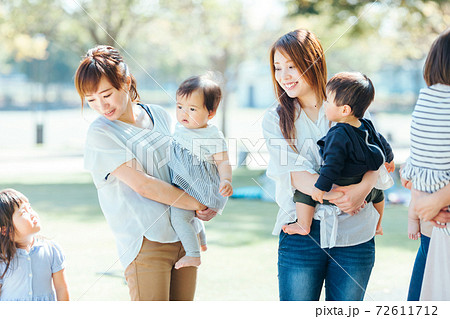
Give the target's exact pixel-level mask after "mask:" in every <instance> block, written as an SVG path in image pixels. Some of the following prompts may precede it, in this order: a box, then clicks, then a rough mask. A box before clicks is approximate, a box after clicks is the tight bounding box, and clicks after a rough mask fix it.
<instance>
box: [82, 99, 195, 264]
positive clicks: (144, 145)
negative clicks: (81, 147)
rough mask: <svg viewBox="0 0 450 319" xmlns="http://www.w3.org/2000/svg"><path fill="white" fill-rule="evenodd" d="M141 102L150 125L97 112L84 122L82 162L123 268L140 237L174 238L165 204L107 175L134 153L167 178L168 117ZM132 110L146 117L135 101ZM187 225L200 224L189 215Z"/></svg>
mask: <svg viewBox="0 0 450 319" xmlns="http://www.w3.org/2000/svg"><path fill="white" fill-rule="evenodd" d="M147 106H148V108H149V110H150V112H151V114H152V115H153V120H154V124H153V128H152V129H147V128H139V127H136V126H133V125H131V124H128V123H125V122H122V121H119V120H117V121H110V120H108V119H106V118H105V117H103V116H99V117H98V118H97V119H96V120H95V121H94V122H92V124H91V126H90V127H89V130H88V133H87V138H86V145H85V154H84V165H85V168H86V169H87V170H88V171H90V173H91V175H92V178H93V180H94V183H95V186H96V187H97V191H98V199H99V203H100V207H101V209H102V211H103V214H104V215H105V218H106V220H107V222H108V224H109V226H110V228H111V230H112V232H113V234H114V236H115V238H116V245H117V250H118V253H119V258H120V261H121V263H122V265H123V267H124V268H126V267H127V266H128V265H129V264H130V263H131V262H132V261H133V260H134V259H135V258H136V256H137V255H138V253H139V250H140V249H141V245H142V239H143V236H144V237H146V238H147V239H148V240H151V241H156V242H160V243H172V242H177V241H179V240H180V239H179V238H178V236H177V234H176V233H175V231H174V229H173V228H172V225H171V223H170V216H169V214H170V206H168V205H165V204H162V203H158V202H155V201H153V200H150V199H148V198H145V197H143V196H141V195H139V194H138V193H137V192H135V191H134V190H132V189H131V188H130V187H129V186H128V185H126V184H125V183H123V182H121V181H120V180H119V179H118V178H116V177H114V176H113V175H110V173H112V172H113V171H114V170H115V169H116V168H118V167H119V166H121V165H122V164H124V163H126V162H128V161H130V160H132V159H134V158H135V159H136V160H137V162H138V163H139V164H140V165H141V166H142V167H143V168H144V171H145V172H146V173H147V174H148V175H151V176H153V177H156V178H158V179H160V180H163V181H166V182H168V183H170V182H171V180H170V174H169V167H168V165H167V164H168V161H169V154H170V149H169V147H170V144H171V136H170V117H169V115H168V114H167V112H166V111H165V110H164V109H163V108H162V107H160V106H158V105H147ZM138 110H139V113H140V117H142V116H143V115H145V116H147V114H146V113H145V112H146V111H145V110H144V109H143V108H142V107H141V106H139V109H138ZM142 112H144V113H142ZM149 123H150V122H149ZM150 127H151V123H150V126H149V128H150ZM193 225H194V227H195V229H196V231H197V232H199V231H200V230H201V229H202V228H203V224H202V223H201V221H199V220H198V219H197V218H194V219H193Z"/></svg>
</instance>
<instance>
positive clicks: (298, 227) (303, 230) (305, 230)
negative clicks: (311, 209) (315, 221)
mask: <svg viewBox="0 0 450 319" xmlns="http://www.w3.org/2000/svg"><path fill="white" fill-rule="evenodd" d="M281 228H282V229H283V231H284V232H285V233H286V234H289V235H294V234H299V235H308V234H309V232H310V231H311V230H310V228H311V226H307V225H302V224H301V223H299V222H295V223H293V224H289V225H283V226H282V227H281Z"/></svg>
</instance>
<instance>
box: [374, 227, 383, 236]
mask: <svg viewBox="0 0 450 319" xmlns="http://www.w3.org/2000/svg"><path fill="white" fill-rule="evenodd" d="M375 235H380V236H381V235H383V227H381V225H379V226H377V230H376V231H375Z"/></svg>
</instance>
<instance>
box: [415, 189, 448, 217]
mask: <svg viewBox="0 0 450 319" xmlns="http://www.w3.org/2000/svg"><path fill="white" fill-rule="evenodd" d="M434 194H436V193H434ZM411 196H412V197H413V199H414V200H411V203H410V205H411V206H410V209H412V210H413V211H414V212H415V213H416V214H417V216H418V217H419V218H420V219H421V220H423V221H429V220H432V219H433V218H434V217H436V215H437V214H439V212H440V211H441V208H442V204H441V203H440V201H439V200H436V198H434V196H433V194H429V193H425V192H421V191H418V190H416V189H414V188H413V189H411ZM419 199H420V200H419Z"/></svg>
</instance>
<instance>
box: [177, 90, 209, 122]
mask: <svg viewBox="0 0 450 319" xmlns="http://www.w3.org/2000/svg"><path fill="white" fill-rule="evenodd" d="M213 116H214V113H210V112H209V111H208V110H207V109H206V107H205V103H204V99H203V92H201V91H200V90H195V91H193V92H192V94H191V95H190V96H189V97H187V96H177V121H178V122H179V123H180V124H181V125H183V126H184V127H186V128H189V129H196V128H205V127H206V126H207V125H208V121H209V120H210V119H212V118H213Z"/></svg>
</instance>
